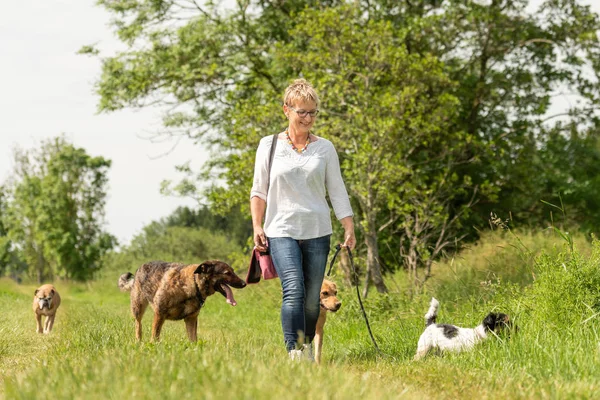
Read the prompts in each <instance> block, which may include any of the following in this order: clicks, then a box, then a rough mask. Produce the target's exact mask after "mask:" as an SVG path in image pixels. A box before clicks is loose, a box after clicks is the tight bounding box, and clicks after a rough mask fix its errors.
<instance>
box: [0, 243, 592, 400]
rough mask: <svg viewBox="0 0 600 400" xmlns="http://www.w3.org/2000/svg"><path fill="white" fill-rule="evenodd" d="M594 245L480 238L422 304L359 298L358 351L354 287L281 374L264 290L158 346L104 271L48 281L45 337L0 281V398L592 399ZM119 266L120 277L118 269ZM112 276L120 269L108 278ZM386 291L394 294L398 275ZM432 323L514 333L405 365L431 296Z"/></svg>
mask: <svg viewBox="0 0 600 400" xmlns="http://www.w3.org/2000/svg"><path fill="white" fill-rule="evenodd" d="M599 261H600V248H599V246H598V245H597V244H594V246H591V245H590V244H589V243H588V242H586V241H585V240H581V241H578V242H577V245H576V246H575V250H574V251H571V250H570V249H569V246H565V245H564V241H563V242H561V241H560V240H557V239H556V237H553V236H548V235H545V234H525V233H524V234H519V237H518V240H516V239H515V238H514V237H512V236H510V235H505V234H504V235H502V234H496V235H490V236H488V237H485V238H484V240H483V241H482V242H481V243H479V244H478V245H476V246H473V247H472V248H471V249H470V250H468V251H466V252H464V253H462V254H460V255H459V256H457V257H456V258H455V259H454V260H450V261H448V262H447V263H441V264H438V265H436V266H435V269H434V273H435V276H434V278H433V279H432V280H431V281H430V285H429V286H428V287H427V288H426V291H425V293H423V294H422V295H420V296H418V297H416V298H413V299H409V298H408V297H407V296H406V295H405V293H404V292H403V291H397V292H392V293H390V294H387V295H377V294H375V293H373V294H371V295H370V296H369V297H368V298H367V299H366V300H365V306H366V308H367V312H368V315H369V318H370V322H371V325H372V328H373V331H374V333H375V337H376V340H377V342H378V344H379V346H380V348H381V350H382V353H377V352H376V351H375V349H374V347H373V346H372V344H371V342H370V339H369V336H368V333H367V330H366V327H365V325H364V321H363V320H362V316H361V313H360V309H359V307H358V303H357V300H356V298H355V295H354V290H353V289H351V288H345V287H342V288H341V291H340V297H341V299H342V302H343V306H342V309H341V310H340V311H339V312H338V313H337V314H335V315H330V317H329V318H328V322H327V325H326V327H325V329H326V334H325V347H324V363H323V365H322V366H320V367H317V366H316V365H312V364H308V363H292V362H290V361H289V360H288V359H287V357H286V354H285V350H284V346H283V343H282V335H281V327H280V322H279V305H280V288H279V286H278V285H279V282H278V281H268V282H261V283H260V284H259V285H255V286H250V287H247V288H246V289H243V290H238V291H236V299H237V300H238V306H237V307H230V306H228V305H227V304H226V303H225V301H224V298H223V297H222V296H220V295H218V294H216V295H214V296H212V297H211V298H209V299H208V300H207V302H206V305H205V307H204V308H203V310H202V311H201V313H200V318H199V329H198V332H199V337H200V339H199V341H198V342H197V343H188V342H187V339H186V335H185V329H184V324H183V323H182V322H167V323H166V324H165V328H164V331H163V334H162V340H161V342H160V343H150V342H149V340H148V338H149V334H150V325H151V311H150V312H148V313H147V316H146V318H145V319H144V324H145V326H144V335H145V336H144V340H143V341H142V343H137V342H136V341H135V340H134V332H133V319H132V317H131V316H130V314H129V307H128V294H125V293H120V292H118V290H117V289H116V284H115V282H116V278H117V277H118V273H117V271H116V269H115V270H114V271H112V272H109V271H111V270H110V269H109V270H107V273H105V276H104V277H103V278H102V279H100V280H99V281H97V282H94V283H92V284H89V285H73V284H61V283H60V282H59V283H57V284H56V286H57V289H58V290H59V291H60V293H61V295H62V297H63V304H62V305H61V308H60V309H59V311H58V316H57V321H56V324H55V329H54V331H53V332H52V334H50V335H38V334H36V333H35V322H34V318H33V312H32V311H31V299H32V297H33V290H34V289H35V287H34V286H33V285H16V284H14V283H12V282H11V281H8V280H3V281H0V310H2V318H1V319H0V377H1V379H2V386H0V394H1V395H2V396H4V397H6V398H10V399H13V398H15V399H33V398H35V399H43V398H59V399H60V398H68V399H96V398H98V399H100V398H101V399H105V398H109V399H112V398H119V399H120V398H127V397H132V396H135V397H136V398H148V399H164V398H203V399H225V398H227V399H257V398H260V399H263V398H266V399H269V398H273V399H274V398H286V399H296V398H298V399H299V398H318V399H352V398H361V399H396V398H409V399H410V398H419V399H420V398H469V397H477V398H484V399H485V398H594V397H596V396H597V393H600V387H599V386H600V385H599V382H600V380H599V379H598V378H597V377H598V376H600V337H599V334H600V322H599V317H598V313H599V312H600V296H599V294H598V293H599V292H600V290H598V289H599V287H598V286H599V285H600V271H599V268H598V265H599ZM125 269H127V268H125ZM120 272H123V271H120ZM388 279H390V280H392V279H393V280H394V281H395V282H398V283H400V285H399V286H402V284H403V282H404V280H405V278H404V277H403V276H402V274H401V273H399V274H398V275H396V276H394V277H388ZM432 294H433V295H435V296H436V297H437V298H438V299H440V302H441V308H440V315H439V321H440V322H448V323H455V324H459V325H462V326H474V325H477V324H479V323H480V322H481V320H482V319H483V317H484V316H485V315H486V314H487V312H489V311H490V310H492V309H495V310H500V311H503V312H507V313H509V314H510V315H511V316H512V317H513V319H514V321H515V322H516V323H517V324H518V326H519V331H518V332H516V333H513V334H512V335H511V336H510V337H506V336H501V337H498V338H493V339H492V340H489V341H486V342H484V343H482V344H480V345H478V346H477V347H476V348H475V349H474V350H473V351H471V352H466V353H460V354H446V355H444V356H441V357H436V356H430V357H427V358H426V359H425V360H422V361H419V362H413V361H412V356H413V355H414V352H415V349H416V342H417V339H418V337H419V335H420V333H421V332H422V330H423V314H424V313H425V311H426V309H427V303H428V301H429V299H430V296H431V295H432Z"/></svg>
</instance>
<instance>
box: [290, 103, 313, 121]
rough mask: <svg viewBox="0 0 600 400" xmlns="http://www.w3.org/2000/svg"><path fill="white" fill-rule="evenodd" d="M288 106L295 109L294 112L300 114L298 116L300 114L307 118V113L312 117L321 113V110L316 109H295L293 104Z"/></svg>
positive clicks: (301, 116)
mask: <svg viewBox="0 0 600 400" xmlns="http://www.w3.org/2000/svg"><path fill="white" fill-rule="evenodd" d="M288 108H290V109H292V110H294V112H295V113H296V114H298V116H299V117H300V118H305V117H306V115H307V114H308V115H310V116H311V117H312V118H314V117H316V116H317V114H319V110H314V111H306V110H296V109H295V108H294V107H292V106H288Z"/></svg>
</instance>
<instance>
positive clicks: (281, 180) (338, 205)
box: [250, 135, 354, 240]
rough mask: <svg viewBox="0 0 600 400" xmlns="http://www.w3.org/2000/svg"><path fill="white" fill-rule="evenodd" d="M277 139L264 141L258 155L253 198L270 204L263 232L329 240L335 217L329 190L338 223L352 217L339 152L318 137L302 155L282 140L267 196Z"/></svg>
mask: <svg viewBox="0 0 600 400" xmlns="http://www.w3.org/2000/svg"><path fill="white" fill-rule="evenodd" d="M272 142H273V135H270V136H266V137H263V138H262V139H261V140H260V143H259V145H258V150H257V151H256V161H255V164H254V182H253V185H252V191H251V192H250V198H252V197H254V196H257V197H260V198H261V199H263V200H264V201H266V203H267V210H266V213H265V224H264V230H265V234H266V235H267V237H291V238H293V239H296V240H305V239H314V238H318V237H321V236H325V235H330V234H331V233H332V232H333V230H332V227H331V217H330V211H329V205H328V204H327V199H326V197H325V190H326V189H327V193H328V194H329V199H330V201H331V205H332V206H333V211H334V212H335V216H336V218H337V219H342V218H345V217H350V216H353V215H354V214H353V212H352V207H351V206H350V199H349V198H348V192H347V191H346V186H345V185H344V181H343V180H342V174H341V171H340V162H339V159H338V155H337V152H336V151H335V148H334V147H333V143H331V142H330V141H329V140H327V139H323V138H321V137H318V138H317V140H316V141H313V142H310V144H309V145H308V148H307V149H306V151H304V152H303V153H298V152H296V151H294V150H293V149H292V146H291V145H290V144H289V143H288V142H287V140H285V139H279V141H278V142H277V147H276V149H275V154H274V156H273V165H272V167H271V183H270V186H269V188H268V193H267V166H268V163H269V153H270V151H271V143H272Z"/></svg>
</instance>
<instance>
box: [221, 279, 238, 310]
mask: <svg viewBox="0 0 600 400" xmlns="http://www.w3.org/2000/svg"><path fill="white" fill-rule="evenodd" d="M218 286H219V289H218V290H219V292H221V294H222V295H223V296H225V297H226V298H227V303H228V304H231V305H232V306H235V305H237V302H236V301H235V299H234V298H233V292H232V291H231V288H230V287H229V286H228V285H227V284H225V283H219V284H218Z"/></svg>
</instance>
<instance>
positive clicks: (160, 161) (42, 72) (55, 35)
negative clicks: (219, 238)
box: [0, 0, 600, 244]
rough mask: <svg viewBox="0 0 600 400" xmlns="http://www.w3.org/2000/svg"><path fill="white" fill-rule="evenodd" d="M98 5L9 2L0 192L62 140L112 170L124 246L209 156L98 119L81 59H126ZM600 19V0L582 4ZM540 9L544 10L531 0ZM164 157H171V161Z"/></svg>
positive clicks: (74, 0) (92, 75)
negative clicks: (16, 155) (31, 152)
mask: <svg viewBox="0 0 600 400" xmlns="http://www.w3.org/2000/svg"><path fill="white" fill-rule="evenodd" d="M95 2H96V1H95V0H44V1H10V2H5V4H3V5H2V12H1V13H0V183H1V182H3V181H4V180H5V179H6V178H7V177H8V176H9V175H10V174H11V172H12V170H13V168H14V163H13V149H14V148H15V147H16V146H18V147H19V148H22V149H33V148H37V147H39V145H40V143H41V141H42V140H45V139H48V138H52V137H55V136H58V135H61V134H64V135H65V136H66V137H67V138H68V139H69V140H70V141H71V142H72V143H73V144H74V145H75V146H77V147H82V148H84V149H85V150H86V152H87V153H88V154H89V155H91V156H102V157H105V158H108V159H110V160H112V167H111V168H110V171H109V187H108V200H107V204H106V221H107V226H106V229H107V230H108V231H109V232H110V233H112V234H113V235H115V236H116V237H117V238H118V239H119V241H120V242H121V243H122V244H126V243H127V242H129V241H130V240H131V238H132V237H133V236H134V235H135V234H137V233H139V232H140V231H141V229H142V228H143V227H144V226H145V225H147V224H148V223H150V222H151V221H154V220H158V219H160V218H162V217H165V216H167V215H169V214H170V213H171V212H172V211H173V210H175V208H177V207H178V206H184V205H187V206H191V207H194V206H196V205H197V204H196V203H195V202H194V201H193V200H191V199H181V198H177V197H165V196H163V195H161V194H160V192H159V188H160V183H161V181H163V180H164V179H171V180H175V181H176V180H178V179H179V178H180V177H181V176H180V175H179V174H178V173H177V172H176V171H175V165H178V164H182V163H184V162H186V161H188V160H192V166H194V167H196V168H197V167H199V166H200V165H201V164H202V162H203V161H204V160H206V157H207V154H206V152H205V151H203V149H202V148H200V147H199V146H197V145H194V144H193V143H191V142H189V141H187V142H186V141H185V140H183V141H181V142H180V143H179V144H178V145H177V146H176V147H175V148H173V145H174V144H175V142H174V141H171V142H168V141H167V142H162V143H152V142H151V141H149V140H148V139H147V137H148V135H149V134H151V133H153V132H156V131H158V130H159V129H160V127H161V121H160V113H159V111H158V110H156V109H147V110H133V109H125V110H121V111H118V112H112V113H108V114H98V113H97V104H98V101H99V97H98V95H97V94H95V93H94V83H95V81H96V80H97V78H98V77H99V74H100V68H101V66H100V62H99V60H97V59H95V58H93V57H87V56H83V55H77V54H76V53H77V51H78V50H79V49H80V48H81V47H82V46H84V45H89V44H96V45H97V47H98V48H99V49H100V50H101V53H102V54H104V55H110V54H113V53H114V52H115V51H117V50H118V49H122V48H123V47H122V45H121V43H120V42H119V41H118V40H117V39H116V37H115V36H114V34H113V32H112V31H111V28H110V27H109V25H108V23H109V19H110V15H109V14H108V13H107V12H106V11H105V10H104V9H103V8H101V7H98V6H96V5H95ZM581 2H582V3H586V4H592V8H593V9H594V10H595V11H596V12H599V13H600V1H599V0H582V1H581ZM531 3H532V5H534V6H535V5H537V4H539V3H541V0H532V1H531ZM165 153H166V154H165Z"/></svg>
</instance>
